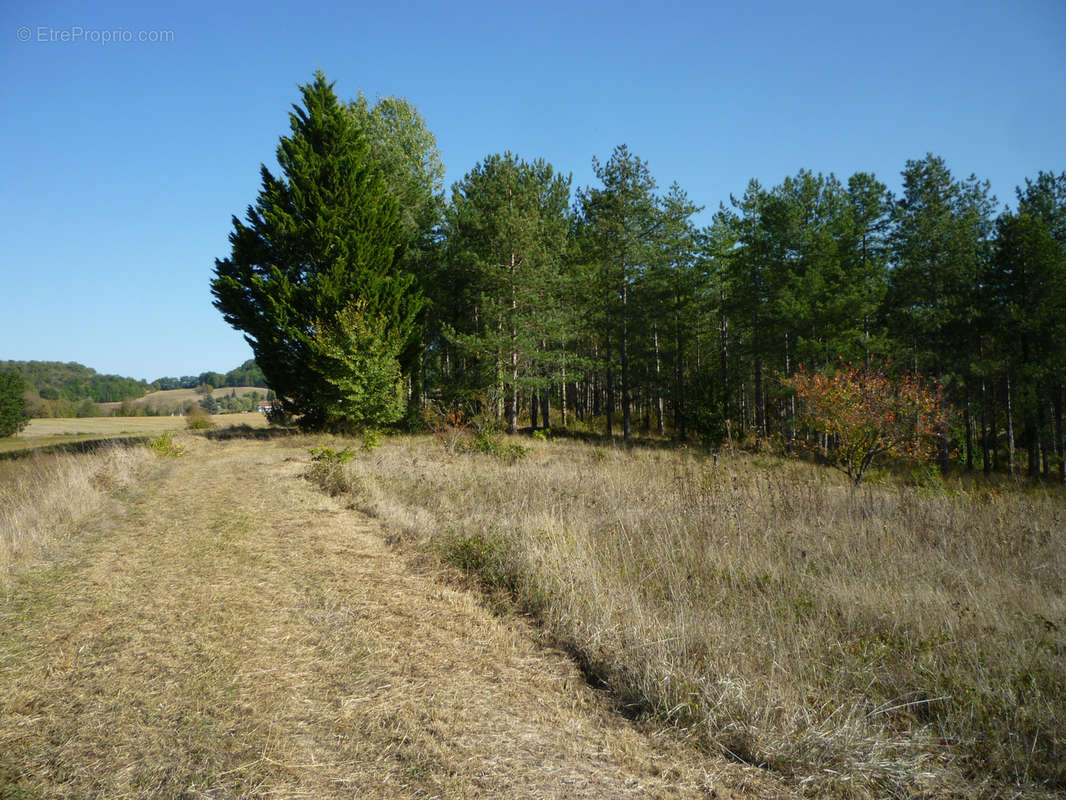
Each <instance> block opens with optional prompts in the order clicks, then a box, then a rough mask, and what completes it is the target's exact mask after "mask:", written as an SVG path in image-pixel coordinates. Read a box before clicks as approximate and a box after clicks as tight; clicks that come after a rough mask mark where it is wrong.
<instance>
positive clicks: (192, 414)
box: [185, 404, 215, 431]
mask: <svg viewBox="0 0 1066 800" xmlns="http://www.w3.org/2000/svg"><path fill="white" fill-rule="evenodd" d="M185 427H187V428H189V430H194V431H206V430H207V429H209V428H213V427H215V423H214V422H212V421H211V415H210V414H208V413H207V411H205V410H204V408H203V406H201V405H199V404H194V405H191V406H189V410H188V411H186V412H185Z"/></svg>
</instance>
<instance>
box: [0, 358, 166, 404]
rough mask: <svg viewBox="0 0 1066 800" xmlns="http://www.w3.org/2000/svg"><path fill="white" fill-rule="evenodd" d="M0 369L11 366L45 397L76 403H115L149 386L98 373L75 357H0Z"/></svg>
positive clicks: (30, 386) (117, 376)
mask: <svg viewBox="0 0 1066 800" xmlns="http://www.w3.org/2000/svg"><path fill="white" fill-rule="evenodd" d="M0 370H14V371H15V372H17V373H19V374H20V375H21V376H22V379H23V380H24V381H26V384H27V385H28V386H29V388H30V389H31V390H32V391H33V392H34V393H35V394H37V395H38V396H40V397H41V398H42V399H44V400H66V401H68V402H71V403H77V402H80V401H82V400H89V401H91V402H93V403H117V402H121V401H123V400H128V399H132V398H136V397H144V395H145V394H146V393H147V392H148V391H149V389H150V388H151V387H150V386H149V384H148V382H147V381H143V380H136V379H134V378H123V377H122V376H120V375H101V374H100V373H98V372H97V371H96V370H95V369H92V368H90V367H86V366H84V365H82V364H78V363H76V362H74V361H71V362H69V363H66V364H64V363H62V362H60V361H0Z"/></svg>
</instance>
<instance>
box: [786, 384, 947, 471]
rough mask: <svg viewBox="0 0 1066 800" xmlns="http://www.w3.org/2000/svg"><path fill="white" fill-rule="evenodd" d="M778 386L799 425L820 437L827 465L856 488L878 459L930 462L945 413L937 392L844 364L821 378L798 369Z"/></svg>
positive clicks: (920, 385)
mask: <svg viewBox="0 0 1066 800" xmlns="http://www.w3.org/2000/svg"><path fill="white" fill-rule="evenodd" d="M782 383H783V384H784V385H785V386H787V387H789V388H790V389H792V390H793V391H794V392H795V393H796V399H797V401H798V404H797V405H798V407H797V416H798V418H799V421H800V423H801V424H803V425H805V426H806V427H807V428H808V429H809V430H810V431H812V432H816V433H818V434H822V435H824V437H825V438H824V439H823V440H822V443H823V446H824V447H825V448H826V455H827V456H828V457H829V459H830V461H831V463H833V464H834V466H836V467H838V468H839V469H841V470H843V471H844V472H846V473H847V475H848V477H850V478H851V479H852V480H853V481H855V484H856V485H858V484H859V483H860V482H861V481H862V476H863V475H864V474H865V473H866V471H867V470H868V469H869V468H870V465H871V464H873V462H874V459H876V458H877V457H878V456H882V455H886V456H891V457H895V458H910V459H915V460H918V461H926V460H931V459H932V458H933V457H934V456H935V455H936V451H937V438H938V437H939V436H942V435H944V431H946V430H947V421H948V414H949V409H948V407H947V405H946V403H945V402H944V398H943V393H942V391H941V389H940V387H939V386H932V387H930V386H927V385H925V384H924V383H923V382H922V381H921V380H919V379H918V378H917V377H914V376H909V375H905V376H902V377H900V378H891V377H889V376H887V375H885V373H884V372H882V371H881V370H878V369H873V368H859V367H852V366H850V365H848V364H845V363H842V364H841V366H840V368H839V369H837V371H836V372H835V373H834V374H832V375H823V374H821V373H818V372H807V370H806V369H805V368H804V366H803V365H802V364H801V365H800V368H799V371H798V372H796V374H794V375H793V376H792V377H791V378H787V379H784V380H783V381H782Z"/></svg>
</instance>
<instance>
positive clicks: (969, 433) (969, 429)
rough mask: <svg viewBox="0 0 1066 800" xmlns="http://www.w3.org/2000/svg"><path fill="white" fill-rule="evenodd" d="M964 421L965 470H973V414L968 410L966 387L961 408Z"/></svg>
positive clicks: (968, 397) (968, 390) (968, 401)
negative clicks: (964, 399) (964, 398)
mask: <svg viewBox="0 0 1066 800" xmlns="http://www.w3.org/2000/svg"><path fill="white" fill-rule="evenodd" d="M963 416H964V418H965V423H966V471H967V472H973V425H974V423H973V414H972V413H971V411H970V389H969V386H967V389H966V405H965V406H964V408H963Z"/></svg>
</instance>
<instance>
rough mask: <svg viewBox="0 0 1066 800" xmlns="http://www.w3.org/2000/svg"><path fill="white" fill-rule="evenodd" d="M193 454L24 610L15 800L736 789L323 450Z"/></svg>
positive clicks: (3, 719)
mask: <svg viewBox="0 0 1066 800" xmlns="http://www.w3.org/2000/svg"><path fill="white" fill-rule="evenodd" d="M190 451H191V452H190V454H189V455H188V456H186V457H185V458H182V459H179V460H175V461H172V462H168V463H166V464H165V465H161V466H160V468H159V473H158V475H157V476H156V477H155V478H154V479H153V480H151V481H150V482H148V483H146V484H145V485H144V486H142V487H140V488H139V489H137V490H135V491H133V492H131V493H129V494H128V495H127V496H126V497H125V498H124V500H123V502H122V503H121V504H120V503H118V502H116V503H114V504H112V506H111V507H109V508H108V509H107V513H103V514H100V515H98V516H96V517H95V518H94V519H93V520H92V521H91V523H90V524H89V525H87V526H86V527H85V529H83V530H82V531H79V532H78V533H77V535H76V536H74V537H73V538H72V540H71V541H70V543H69V544H68V545H67V552H66V556H65V560H63V559H60V560H59V561H58V562H57V565H56V566H54V567H52V568H51V570H52V573H47V572H45V571H40V570H39V571H37V572H35V573H33V574H32V575H31V574H27V575H26V576H24V578H23V579H20V580H19V581H18V582H17V583H16V584H15V586H14V587H13V588H12V589H11V590H10V592H9V594H8V595H7V596H5V597H4V598H3V599H4V603H3V605H2V606H0V629H2V630H3V633H0V797H4V798H5V800H6V798H7V797H8V796H11V797H20V796H22V797H60V798H62V797H72V798H73V797H109V798H126V797H130V798H132V797H145V798H147V797H153V798H171V797H172V798H179V797H180V798H208V797H210V798H221V797H227V798H228V797H262V798H274V797H287V798H289V797H319V798H329V797H375V798H393V797H449V798H453V797H454V798H463V797H469V798H475V797H516V798H518V797H529V798H534V797H536V798H584V797H587V798H604V797H619V798H623V797H654V798H660V797H661V798H667V797H725V796H727V795H728V793H727V792H726V791H725V790H724V789H722V788H721V787H720V785H719V784H718V783H717V782H716V781H717V774H716V775H714V776H712V775H711V774H709V773H708V772H707V771H706V768H707V763H706V762H705V761H704V760H701V759H699V758H697V757H696V756H695V754H693V753H692V752H691V751H689V750H687V749H685V748H684V747H683V746H681V745H680V744H677V743H675V742H674V741H673V740H672V739H670V738H669V737H664V736H652V735H650V734H648V733H646V732H641V731H640V730H638V729H637V728H635V727H634V726H633V725H632V724H631V723H629V722H627V721H625V720H623V719H621V718H620V717H619V716H618V715H616V714H614V713H613V712H612V711H611V710H610V704H609V701H608V700H606V699H605V698H604V697H602V696H601V695H600V694H599V693H597V692H595V691H593V690H592V689H590V688H589V687H588V686H587V685H586V684H585V683H584V682H583V680H582V678H581V675H580V673H579V672H578V670H577V669H576V668H575V667H574V665H573V664H572V663H571V662H570V661H569V660H568V659H567V658H566V657H565V656H563V655H561V654H559V653H556V652H552V651H547V650H544V649H543V648H540V647H538V646H537V645H536V644H535V643H534V642H533V641H532V639H531V637H530V636H529V634H528V632H527V631H526V630H525V629H524V628H523V626H522V625H520V624H517V623H515V622H513V621H512V622H509V621H507V620H501V619H499V618H497V617H495V616H493V615H492V614H491V613H490V612H488V611H487V610H485V609H484V608H482V607H481V606H480V605H479V603H478V601H477V599H476V598H475V597H474V596H473V595H472V594H470V593H469V592H465V591H462V590H459V589H456V588H453V587H450V586H448V585H446V584H444V583H442V582H439V581H436V580H434V579H433V577H432V576H428V575H424V574H418V573H415V572H413V571H412V570H410V569H409V568H408V567H407V566H406V564H405V562H404V560H403V558H402V557H401V556H399V555H398V554H397V553H396V552H394V551H393V550H391V549H390V548H389V547H388V546H387V545H386V544H385V543H384V540H383V538H382V536H381V533H380V531H379V530H378V528H377V527H376V526H375V525H374V523H373V522H372V521H371V520H368V519H366V518H364V517H362V516H361V515H359V514H357V513H355V512H352V511H348V510H346V509H344V508H342V507H341V506H340V505H339V504H338V503H337V502H336V501H334V500H332V499H330V498H328V497H325V496H324V495H321V494H320V493H318V492H316V491H315V490H314V489H313V488H312V487H311V486H310V485H309V484H307V482H306V481H304V480H302V479H301V478H300V474H301V472H302V470H303V469H304V468H305V465H306V460H307V459H306V453H304V452H303V451H301V450H299V449H295V448H293V447H292V446H291V445H290V444H284V445H282V446H278V445H276V444H273V443H263V442H242V441H231V442H225V443H209V442H204V441H202V440H195V441H194V442H193V443H190ZM20 793H21V794H20Z"/></svg>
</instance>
